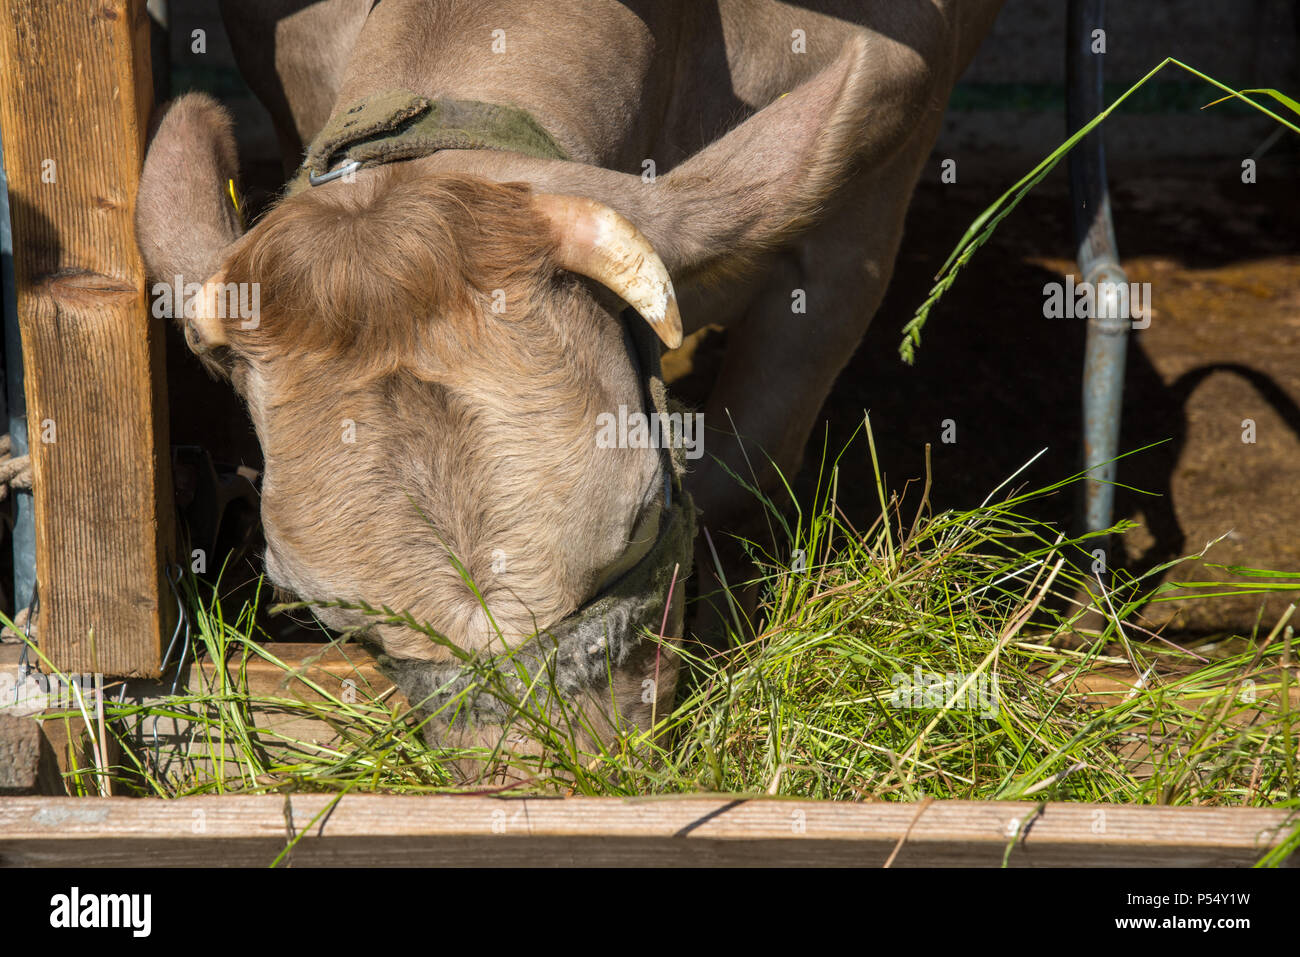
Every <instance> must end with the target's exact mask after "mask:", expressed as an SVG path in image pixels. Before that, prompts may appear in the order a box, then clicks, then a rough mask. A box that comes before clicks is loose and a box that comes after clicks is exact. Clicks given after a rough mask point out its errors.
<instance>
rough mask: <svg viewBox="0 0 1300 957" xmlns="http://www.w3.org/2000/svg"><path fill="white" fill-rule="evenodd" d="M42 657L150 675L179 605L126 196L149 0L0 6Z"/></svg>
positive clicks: (4, 2)
mask: <svg viewBox="0 0 1300 957" xmlns="http://www.w3.org/2000/svg"><path fill="white" fill-rule="evenodd" d="M0 63H3V68H2V69H0V130H3V134H4V150H5V162H6V166H7V168H8V173H9V193H10V202H11V210H12V217H13V233H14V247H15V248H14V268H15V273H16V279H17V286H18V319H19V325H20V327H21V329H22V338H23V361H24V363H25V366H26V394H27V408H28V423H29V427H30V428H29V431H30V440H31V456H32V464H33V484H34V490H33V491H34V496H35V505H36V562H37V568H36V574H37V582H38V589H39V601H40V616H39V620H38V625H37V627H38V632H39V639H40V645H41V648H42V651H43V652H44V653H45V654H46V655H48V656H49V657H50V659H51V660H52V661H53V663H54V665H55V666H57V667H58V668H60V669H62V670H64V671H68V672H102V673H105V674H113V675H141V676H146V675H157V673H158V665H159V658H160V648H161V644H162V640H163V636H164V634H165V633H166V634H167V635H168V637H170V634H169V632H168V625H169V623H170V622H171V621H172V620H173V616H174V614H175V609H174V607H173V605H174V601H173V599H172V597H171V593H170V588H169V586H168V584H167V580H166V577H165V575H166V568H167V563H168V562H169V561H170V560H171V559H172V555H173V553H174V549H175V544H174V536H175V531H174V529H175V525H174V517H173V511H172V509H173V503H172V487H171V474H170V463H169V461H168V440H167V412H166V408H167V406H166V380H165V377H164V366H163V338H162V337H163V326H162V320H158V319H153V318H152V317H151V316H150V315H149V311H148V308H147V301H148V300H147V297H146V289H145V274H144V266H143V264H142V262H141V260H140V254H139V251H138V249H137V248H136V243H135V230H134V217H135V199H136V189H137V186H138V183H139V177H140V166H141V163H142V161H143V156H144V146H145V142H144V141H145V134H146V128H147V124H148V120H149V110H150V108H151V103H152V93H151V89H150V82H151V81H150V66H149V18H148V16H147V14H146V11H145V0H97V2H95V3H86V2H84V0H0Z"/></svg>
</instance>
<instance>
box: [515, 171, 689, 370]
mask: <svg viewBox="0 0 1300 957" xmlns="http://www.w3.org/2000/svg"><path fill="white" fill-rule="evenodd" d="M534 201H535V202H536V204H537V208H538V210H539V211H540V212H541V213H542V215H543V216H545V217H546V218H547V219H548V220H550V223H551V227H552V229H553V230H554V232H555V238H556V240H557V241H558V243H559V249H558V253H557V256H558V259H559V262H560V265H562V266H563V267H564V268H565V269H568V270H569V271H570V272H576V273H578V274H579V275H581V276H586V277H587V278H588V279H594V280H596V282H598V283H600V284H601V285H602V286H606V287H607V288H609V289H610V290H612V291H613V292H616V293H618V295H619V296H620V297H621V298H622V299H623V301H625V302H626V303H627V304H628V305H629V306H631V307H632V308H633V309H635V310H636V311H637V312H639V313H640V314H641V315H642V317H643V318H644V319H645V320H646V322H648V323H650V327H651V328H652V329H654V331H655V333H656V334H657V335H658V336H659V338H660V339H662V340H663V342H664V345H666V346H667V347H668V348H669V349H676V348H677V347H678V346H680V345H681V344H682V317H681V313H679V312H678V311H677V296H676V294H675V293H674V292H673V284H672V280H671V279H669V277H668V267H667V266H665V265H664V263H663V260H662V259H660V258H659V254H658V253H656V252H655V251H654V247H653V246H651V245H650V240H648V239H646V238H645V236H644V235H642V233H641V230H639V229H637V228H636V227H635V226H633V225H632V223H631V221H630V220H628V219H627V217H626V216H623V215H621V214H620V213H617V212H615V211H614V210H612V209H610V208H609V207H608V206H605V205H603V204H601V203H597V202H596V201H595V200H591V199H586V198H584V197H581V196H558V195H555V194H550V193H544V194H540V195H538V196H536V197H535V200H534Z"/></svg>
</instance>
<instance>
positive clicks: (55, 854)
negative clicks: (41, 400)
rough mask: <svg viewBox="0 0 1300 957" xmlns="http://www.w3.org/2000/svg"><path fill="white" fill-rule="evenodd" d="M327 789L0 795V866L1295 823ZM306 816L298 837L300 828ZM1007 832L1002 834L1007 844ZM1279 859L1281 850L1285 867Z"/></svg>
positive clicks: (1174, 860) (955, 861)
mask: <svg viewBox="0 0 1300 957" xmlns="http://www.w3.org/2000/svg"><path fill="white" fill-rule="evenodd" d="M330 800H331V798H330V797H329V796H327V795H289V796H257V797H251V796H249V797H199V798H185V799H182V800H175V801H161V800H152V799H131V798H105V799H93V798H30V797H15V798H5V799H0V863H3V864H5V865H10V866H13V865H17V866H56V865H76V866H78V867H87V866H141V865H146V866H149V867H156V866H168V865H171V866H185V865H190V864H194V863H196V862H202V863H203V864H206V865H216V866H223V865H230V866H264V865H267V864H269V863H270V862H271V861H272V860H273V859H274V858H275V857H276V855H277V854H278V853H279V852H280V851H281V850H282V849H283V848H284V846H285V844H286V842H287V834H288V830H287V828H288V826H289V824H288V822H289V821H290V820H291V821H292V827H293V829H294V832H295V833H301V832H303V831H304V830H307V829H308V828H309V826H310V830H307V833H306V834H305V835H304V836H303V837H302V839H301V840H300V842H299V843H298V845H297V846H296V847H295V848H294V850H293V852H292V863H293V864H294V866H304V865H324V866H338V865H370V866H373V865H393V866H396V865H412V866H458V865H463V866H482V865H516V866H543V867H545V866H569V865H583V866H593V865H594V866H611V865H612V866H636V867H645V866H656V865H698V866H722V865H756V866H865V867H879V866H881V865H882V864H883V863H884V862H885V861H886V860H888V859H889V856H890V854H891V853H892V852H893V851H894V849H895V848H896V847H897V846H898V844H899V841H900V840H902V839H903V838H904V836H906V840H903V843H902V847H901V848H900V849H899V852H898V855H897V857H896V858H895V860H894V862H893V866H895V867H905V866H937V865H947V866H989V867H996V866H1000V865H1001V864H1002V861H1003V857H1004V855H1007V854H1008V848H1009V847H1010V853H1009V855H1008V856H1007V862H1008V863H1009V864H1012V865H1015V866H1066V865H1075V866H1078V865H1085V866H1134V865H1136V866H1142V865H1146V866H1152V865H1154V866H1179V867H1207V866H1247V865H1250V864H1253V863H1254V862H1255V861H1257V860H1258V859H1259V858H1260V857H1261V856H1262V855H1263V854H1264V853H1265V852H1266V851H1267V850H1268V849H1269V848H1270V847H1272V846H1273V845H1274V844H1276V843H1277V842H1278V841H1279V840H1281V839H1282V838H1284V837H1285V835H1286V834H1287V833H1288V830H1289V829H1291V828H1294V827H1296V826H1297V823H1300V822H1298V821H1297V818H1296V815H1295V813H1294V812H1286V811H1280V810H1269V809H1260V808H1209V807H1178V808H1168V807H1126V806H1104V805H1094V804H1049V805H1044V806H1042V807H1041V808H1039V807H1038V806H1036V805H1034V804H1028V803H1015V802H988V803H984V802H975V801H935V802H932V803H930V804H928V805H924V806H922V805H919V804H894V803H877V804H849V803H833V802H817V801H787V800H777V799H771V798H758V799H743V798H736V799H731V798H726V797H715V796H710V797H683V798H659V799H649V798H641V799H627V800H624V799H619V798H555V799H545V798H517V799H510V798H494V797H481V796H442V795H430V796H412V797H408V796H385V795H348V796H345V797H344V798H342V799H341V800H340V801H339V802H338V804H337V806H336V807H335V808H334V809H333V811H332V812H330V813H329V814H328V815H325V814H323V813H322V812H324V811H325V810H326V808H327V807H328V805H329V803H330ZM318 815H320V819H319V820H317V821H316V824H315V825H312V821H313V820H314V819H316V818H317V816H318ZM1013 835H1019V837H1013ZM1295 859H1296V856H1295V855H1293V856H1292V861H1295Z"/></svg>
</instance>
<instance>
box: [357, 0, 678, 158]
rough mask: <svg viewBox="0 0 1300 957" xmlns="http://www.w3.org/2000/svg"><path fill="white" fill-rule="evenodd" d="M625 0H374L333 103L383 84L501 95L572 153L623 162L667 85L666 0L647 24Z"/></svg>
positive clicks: (469, 96) (638, 143)
mask: <svg viewBox="0 0 1300 957" xmlns="http://www.w3.org/2000/svg"><path fill="white" fill-rule="evenodd" d="M579 6H580V7H581V11H580V12H579V11H578V9H577V8H578V7H579ZM636 6H639V5H638V4H627V5H625V4H623V3H620V2H614V0H589V2H587V3H583V4H581V5H577V4H573V5H570V4H567V3H566V4H558V3H557V4H551V3H543V4H539V3H536V2H533V0H500V2H495V3H492V2H482V0H473V2H465V0H437V2H430V0H384V2H382V3H380V4H378V5H377V6H376V7H375V8H374V10H373V11H372V12H371V14H370V17H369V19H368V20H367V21H366V25H365V27H364V28H363V30H362V32H361V35H360V37H359V38H358V40H357V43H356V46H355V47H354V49H353V53H352V57H351V59H350V61H349V65H348V68H347V70H346V71H345V73H344V78H343V83H342V86H341V88H340V91H339V96H338V99H337V100H336V101H335V107H334V108H335V110H336V111H337V110H340V109H347V107H348V105H349V104H351V103H355V102H357V101H359V100H361V99H362V98H364V97H368V96H372V95H374V94H376V93H379V92H383V91H385V90H393V89H405V90H411V91H414V92H415V93H419V94H422V95H424V96H428V97H431V98H435V99H436V98H451V99H459V100H478V101H482V102H486V103H507V104H511V105H513V106H517V107H520V108H522V109H524V110H526V111H528V112H529V113H530V114H531V115H532V116H533V117H534V118H535V119H536V120H537V121H538V122H539V123H540V124H541V125H542V126H543V127H545V128H546V129H547V130H548V131H549V132H550V134H551V135H552V136H553V137H554V138H555V139H556V140H557V141H558V142H559V143H560V145H561V146H562V147H563V148H564V150H565V152H566V153H568V154H569V156H571V157H572V158H573V159H575V160H578V161H579V162H584V163H592V164H597V165H601V166H614V167H618V166H621V165H624V164H626V163H629V162H634V161H635V157H636V156H638V155H641V156H644V155H645V153H644V150H645V149H646V148H648V142H649V139H650V138H651V137H652V136H653V133H652V130H651V129H650V128H651V127H653V126H654V120H655V118H656V117H657V116H658V115H660V114H661V112H662V110H661V107H662V97H663V96H664V95H666V94H667V88H668V87H667V85H668V83H669V81H670V77H669V76H667V74H669V73H671V68H670V67H668V66H666V64H668V63H669V62H670V59H671V57H670V55H669V54H670V51H665V50H664V49H663V46H664V40H663V33H664V30H668V29H669V28H668V27H662V28H661V29H658V30H655V29H653V28H654V27H658V26H661V24H662V23H663V22H664V21H665V19H666V17H665V14H666V13H670V12H671V11H670V10H667V8H671V7H672V6H673V4H671V3H668V4H657V5H655V6H654V10H653V15H651V16H648V19H649V20H651V21H653V23H651V24H649V25H648V24H647V23H646V22H645V21H644V20H643V19H642V18H641V17H639V16H637V14H636V13H634V12H632V9H630V7H636ZM660 8H663V9H660ZM656 34H658V36H657V35H656ZM656 40H658V49H657V50H656V47H657V44H656ZM657 99H658V100H660V102H656V100H657Z"/></svg>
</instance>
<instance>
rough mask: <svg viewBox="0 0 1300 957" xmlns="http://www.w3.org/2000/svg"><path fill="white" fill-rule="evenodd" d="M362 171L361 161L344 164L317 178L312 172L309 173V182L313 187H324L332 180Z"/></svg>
mask: <svg viewBox="0 0 1300 957" xmlns="http://www.w3.org/2000/svg"><path fill="white" fill-rule="evenodd" d="M359 169H361V160H353V161H352V162H351V163H344V164H343V165H342V166H340V167H339V168H338V169H332V170H330V171H329V172H328V173H322V174H321V175H320V176H317V175H316V174H315V173H313V172H312V171H311V170H308V171H307V181H308V182H309V183H311V184H312V185H313V186H322V185H324V184H325V183H328V182H329V181H330V180H332V179H338V178H339V177H340V176H347V175H348V174H349V173H355V172H356V171H357V170H359Z"/></svg>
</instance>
